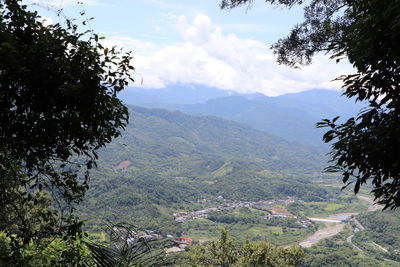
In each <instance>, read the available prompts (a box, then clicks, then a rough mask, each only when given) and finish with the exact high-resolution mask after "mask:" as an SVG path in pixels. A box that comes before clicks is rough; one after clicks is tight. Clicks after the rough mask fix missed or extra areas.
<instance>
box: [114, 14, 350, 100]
mask: <svg viewBox="0 0 400 267" xmlns="http://www.w3.org/2000/svg"><path fill="white" fill-rule="evenodd" d="M176 30H177V31H178V32H179V33H180V35H181V39H182V40H181V42H179V43H175V44H173V45H169V46H164V47H158V46H156V45H155V44H152V43H149V42H142V41H138V40H135V39H132V38H127V37H112V38H110V40H109V41H110V43H114V44H120V45H122V46H123V47H126V48H128V49H133V51H134V52H135V62H134V65H135V68H136V70H137V72H138V73H140V74H141V76H142V77H143V80H144V82H143V86H144V87H149V88H162V87H165V86H167V85H168V84H173V83H183V84H202V85H206V86H212V87H217V88H219V89H225V90H234V91H238V92H242V93H251V92H260V93H264V94H266V95H270V96H273V95H280V94H283V93H289V92H299V91H303V90H307V89H311V88H326V89H336V88H340V84H339V83H338V82H331V80H333V79H334V78H336V77H337V76H339V75H341V74H346V73H350V72H352V68H351V66H350V65H349V64H343V63H341V64H335V63H334V62H333V61H332V60H329V59H328V57H326V56H317V57H316V58H315V60H314V63H313V64H312V65H311V66H307V67H304V68H302V69H301V70H299V69H292V68H289V67H286V66H280V65H278V64H277V63H276V62H275V61H276V60H275V58H274V56H273V55H272V53H271V51H270V50H269V47H268V46H267V45H266V44H264V43H262V42H260V41H257V40H251V39H242V38H239V37H237V36H236V35H234V34H224V33H223V32H222V30H221V29H220V28H219V27H216V26H214V25H213V24H212V23H211V20H210V18H209V17H208V16H206V15H204V14H199V15H197V16H196V17H195V19H194V20H193V21H192V22H188V21H187V18H186V17H184V16H181V17H179V18H178V25H177V27H176ZM145 51H147V53H146V52H145ZM149 51H150V52H149Z"/></svg>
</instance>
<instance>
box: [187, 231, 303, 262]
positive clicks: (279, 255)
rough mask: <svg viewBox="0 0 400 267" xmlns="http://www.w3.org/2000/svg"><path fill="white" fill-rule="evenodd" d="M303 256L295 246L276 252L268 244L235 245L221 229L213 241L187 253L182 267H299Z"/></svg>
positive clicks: (300, 249)
mask: <svg viewBox="0 0 400 267" xmlns="http://www.w3.org/2000/svg"><path fill="white" fill-rule="evenodd" d="M304 256H305V254H304V251H303V249H302V248H300V247H299V246H294V247H291V248H280V247H277V246H275V245H273V244H271V243H268V242H257V243H251V242H248V241H246V242H245V244H244V245H238V244H237V242H236V240H235V239H234V238H231V237H229V234H228V231H227V230H226V229H221V235H220V237H219V239H218V240H217V241H212V242H210V243H207V244H205V245H197V246H195V247H193V248H192V249H190V251H189V253H188V255H187V259H186V261H187V262H186V263H185V265H184V266H221V267H225V266H226V267H228V266H238V267H239V266H240V267H262V266H271V267H272V266H288V267H295V266H300V265H301V263H302V262H303V259H304Z"/></svg>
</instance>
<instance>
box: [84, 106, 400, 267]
mask: <svg viewBox="0 0 400 267" xmlns="http://www.w3.org/2000/svg"><path fill="white" fill-rule="evenodd" d="M130 111H131V118H132V123H131V124H129V126H128V127H127V129H126V130H125V132H124V133H123V135H122V136H121V137H120V138H119V139H117V140H116V141H115V142H113V143H111V144H110V145H109V146H108V147H107V148H106V149H104V150H103V151H101V154H100V159H99V168H98V169H97V170H96V171H95V176H94V178H93V180H92V181H91V188H90V190H89V192H88V193H87V196H86V201H85V202H84V204H83V205H81V207H80V210H79V214H80V216H81V217H82V218H84V219H85V220H86V221H87V223H86V227H87V229H88V231H89V232H91V233H92V234H93V237H94V238H99V239H101V237H102V236H104V235H105V233H104V231H103V228H102V225H103V224H104V223H105V222H107V223H113V224H116V223H126V224H129V225H135V226H136V227H137V228H138V229H141V230H142V231H144V233H146V234H145V235H148V236H150V237H151V238H155V239H158V238H167V239H169V240H172V239H174V238H181V237H184V238H188V240H191V241H190V242H191V244H192V242H193V244H194V245H195V244H202V243H204V242H209V241H213V240H216V239H217V238H218V236H219V231H220V229H222V228H226V229H228V231H229V233H230V235H231V236H232V237H234V238H235V239H237V240H238V241H239V242H245V241H246V240H248V241H251V242H260V241H268V242H271V243H273V244H275V245H278V246H282V247H288V246H291V245H294V244H299V245H300V246H302V247H303V248H305V249H306V251H309V252H307V253H310V255H314V256H313V257H316V258H321V257H325V256H328V255H325V252H328V251H329V249H328V248H326V246H328V245H327V244H331V243H329V242H334V243H335V244H336V241H330V240H336V239H338V238H339V239H340V238H342V239H340V240H343V241H338V242H339V244H348V246H347V245H346V246H345V247H344V249H346V251H347V250H348V251H349V252H350V251H351V253H359V254H360V256H359V257H361V258H363V257H364V258H365V257H366V258H369V259H374V258H376V257H380V256H379V255H381V254H379V253H381V252H379V251H377V252H374V251H372V252H371V251H369V250H368V249H365V246H366V244H373V243H371V242H374V243H375V244H377V245H378V246H376V245H373V246H375V248H377V249H378V250H379V246H381V245H380V244H381V243H380V242H379V239H376V238H375V239H373V238H372V239H371V238H366V237H360V236H365V234H367V233H368V234H372V233H370V232H368V231H362V232H354V231H357V230H355V229H356V226H354V225H355V223H356V222H357V220H356V219H355V218H354V216H357V218H358V216H367V217H366V218H369V216H370V215H368V214H372V213H374V212H376V211H375V210H376V209H377V207H376V206H372V204H371V200H370V199H369V198H368V197H367V196H359V197H356V196H354V194H353V193H352V192H349V191H340V186H341V185H340V184H338V183H337V180H338V177H336V176H335V175H331V174H327V173H322V172H321V170H322V169H323V167H324V166H326V164H327V163H326V160H327V158H326V156H325V149H324V148H316V147H309V146H306V145H303V144H299V143H296V142H290V141H286V140H284V139H281V138H279V137H276V136H273V135H269V134H267V133H265V132H263V131H259V130H256V129H254V128H252V127H249V126H247V125H245V124H242V123H237V122H234V121H229V120H224V119H220V118H217V117H212V116H203V117H201V116H200V117H199V116H192V115H187V114H184V113H181V112H177V111H168V110H164V109H147V108H142V107H135V106H131V107H130ZM363 214H367V215H363ZM399 219H400V218H399ZM399 221H400V220H399ZM362 238H364V239H362ZM349 240H350V242H349ZM363 240H364V241H363ZM399 241H400V240H399ZM326 242H328V243H326ZM368 242H370V243H368ZM396 242H397V241H396ZM321 244H322V245H321ZM170 246H171V248H172V249H171V251H185V250H187V249H190V246H189V247H187V246H186V247H185V248H184V249H182V248H179V249H178V248H177V246H176V245H174V244H171V245H170ZM320 246H324V254H323V255H320V254H318V253H316V251H318V250H319V248H320ZM340 246H342V245H340ZM382 247H385V246H382ZM369 249H370V250H371V249H372V247H370V248H369ZM385 249H386V247H385ZM383 252H384V251H383ZM315 253H316V254H315ZM385 253H386V254H388V255H389V254H390V255H394V254H393V252H392V251H391V252H385ZM329 255H331V254H329ZM388 255H384V256H382V257H384V258H387V259H392V258H393V257H394V258H395V257H396V256H388ZM313 259H314V258H313ZM314 260H315V259H314ZM386 263H387V262H386V261H385V263H384V264H383V265H382V264H381V265H376V266H390V265H385V264H386ZM310 266H313V265H312V264H311V263H310ZM315 266H318V265H315ZM332 266H333V265H332Z"/></svg>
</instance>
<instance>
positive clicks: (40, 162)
mask: <svg viewBox="0 0 400 267" xmlns="http://www.w3.org/2000/svg"><path fill="white" fill-rule="evenodd" d="M83 23H86V22H83ZM131 59H132V57H131V55H130V53H123V52H122V51H121V50H117V49H116V48H115V47H114V48H111V49H109V48H106V47H103V46H102V45H101V44H100V43H99V37H98V36H97V35H96V34H94V33H93V32H91V31H83V32H80V31H79V30H78V26H77V25H75V24H74V23H73V22H72V21H71V20H68V19H67V20H66V21H65V26H63V25H61V24H59V23H58V24H54V25H43V24H42V23H41V22H40V16H39V15H38V14H37V12H32V11H29V10H28V9H27V6H25V5H22V4H21V1H20V0H2V1H0V109H1V111H0V190H1V193H0V195H1V196H0V214H8V215H9V216H2V217H1V218H0V222H1V223H0V227H1V228H0V231H4V232H6V233H7V234H8V235H10V236H12V235H13V234H16V235H18V236H19V237H21V238H22V240H23V242H22V243H23V244H27V243H29V242H30V240H32V239H33V238H36V239H37V238H39V239H40V238H45V237H46V236H47V237H48V236H51V235H54V234H61V235H63V236H65V237H74V236H76V233H79V232H80V227H81V224H82V223H81V222H80V221H79V220H77V219H76V218H75V217H74V216H73V214H72V211H73V204H75V203H78V202H79V201H81V200H82V198H83V196H84V193H85V191H86V190H87V189H88V180H89V178H90V169H91V168H92V167H93V166H95V165H96V159H97V152H96V151H97V150H98V149H99V148H101V147H103V146H104V145H105V144H107V143H109V142H110V141H111V140H112V139H113V138H115V137H118V136H119V135H120V131H121V130H122V129H123V128H124V127H125V126H126V124H127V122H128V110H127V108H126V107H125V106H124V105H123V104H122V103H121V101H120V100H119V99H118V98H117V93H118V92H119V91H121V90H122V89H123V88H124V86H126V85H127V84H128V81H129V80H132V78H131V74H130V73H131V71H133V70H134V68H133V67H132V66H131ZM41 191H47V192H50V196H51V203H52V204H53V205H52V206H53V207H58V208H57V209H55V208H49V209H47V210H46V212H44V213H39V212H36V213H32V212H28V211H29V209H30V207H32V206H38V205H39V204H40V203H41V201H42V200H41V199H42V194H41V193H40V192H41ZM38 192H39V193H38ZM49 212H50V213H51V214H49ZM30 214H35V216H36V215H37V216H39V217H38V218H36V220H45V221H46V220H47V221H49V219H50V221H52V222H53V219H54V218H56V219H57V220H55V221H56V222H57V223H52V225H51V227H50V226H49V227H41V228H40V227H39V228H38V227H34V225H35V223H31V222H34V220H32V216H30ZM44 229H45V230H46V232H44ZM17 243H18V242H17Z"/></svg>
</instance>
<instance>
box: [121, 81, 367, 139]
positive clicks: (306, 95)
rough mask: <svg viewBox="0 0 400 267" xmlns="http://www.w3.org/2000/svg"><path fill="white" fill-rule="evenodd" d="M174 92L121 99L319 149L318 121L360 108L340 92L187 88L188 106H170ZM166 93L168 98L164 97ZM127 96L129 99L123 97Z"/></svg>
mask: <svg viewBox="0 0 400 267" xmlns="http://www.w3.org/2000/svg"><path fill="white" fill-rule="evenodd" d="M188 88H189V87H187V88H186V89H188ZM193 88H195V89H193ZM164 90H165V91H164ZM175 90H177V91H176V92H182V91H184V90H185V87H179V89H175V88H174V87H171V88H166V89H158V91H157V92H159V94H160V95H162V96H163V99H164V100H162V99H160V98H157V97H153V98H151V97H150V95H152V94H154V92H155V90H150V91H147V90H146V89H141V90H139V89H135V90H132V91H130V89H127V92H126V94H125V96H123V97H122V99H123V100H124V101H125V102H126V103H129V104H137V105H143V106H147V107H158V108H167V109H169V110H180V111H182V112H185V113H188V114H192V115H201V116H204V115H214V116H218V117H221V118H225V119H230V120H235V121H239V122H243V123H246V124H248V125H250V126H252V127H254V128H256V129H259V130H262V131H265V132H267V133H270V134H273V135H275V136H279V137H281V138H284V139H286V140H290V141H296V142H299V143H304V144H307V145H313V146H323V143H322V135H323V132H324V130H321V129H316V128H315V125H316V123H317V122H318V121H320V120H321V119H325V118H328V119H331V118H333V117H336V116H341V117H342V118H343V119H345V118H349V117H350V116H354V115H356V114H357V113H358V111H359V110H360V109H361V108H362V107H363V105H362V104H361V103H355V101H354V100H352V99H347V98H345V97H343V96H341V93H340V92H338V91H329V90H310V91H305V92H300V93H293V94H286V95H281V96H278V97H267V96H265V95H263V94H259V93H257V94H237V93H232V92H228V91H223V90H217V89H212V88H206V89H205V88H197V89H196V87H190V88H189V89H188V90H187V91H185V93H186V98H190V96H192V98H193V99H192V100H191V101H190V100H187V101H189V102H191V103H182V98H181V99H176V101H175V102H173V101H174V98H175V97H174V95H175V93H173V92H175ZM202 90H204V91H202ZM196 92H202V95H201V99H203V100H205V99H207V100H206V101H204V102H203V103H199V101H200V98H198V97H197V96H196ZM169 93H170V94H171V95H170V97H168V94H169ZM146 94H148V95H149V97H148V98H147V100H146V101H143V98H142V97H140V95H146ZM128 95H129V97H126V96H128ZM218 95H221V96H218ZM215 96H218V97H215ZM162 101H164V102H162ZM178 102H181V103H178Z"/></svg>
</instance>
